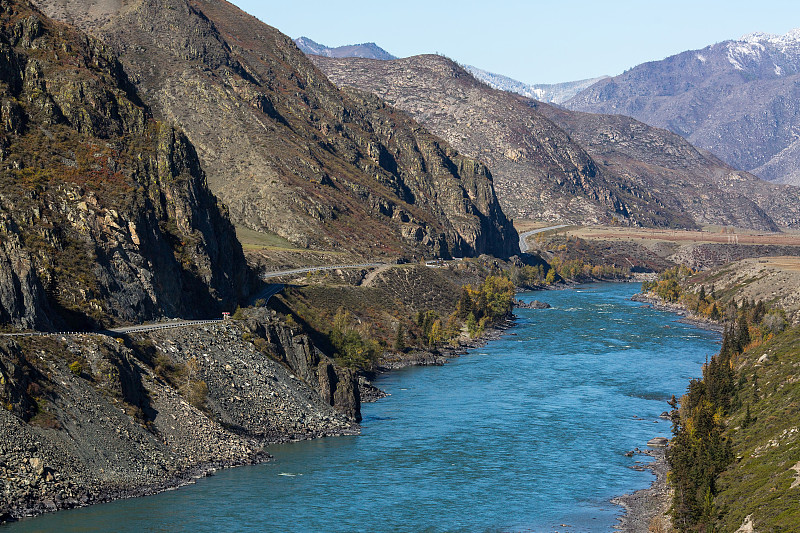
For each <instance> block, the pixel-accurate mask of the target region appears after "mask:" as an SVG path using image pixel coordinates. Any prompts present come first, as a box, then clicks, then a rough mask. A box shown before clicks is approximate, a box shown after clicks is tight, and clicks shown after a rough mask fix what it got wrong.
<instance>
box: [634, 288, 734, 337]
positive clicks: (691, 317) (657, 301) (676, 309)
mask: <svg viewBox="0 0 800 533" xmlns="http://www.w3.org/2000/svg"><path fill="white" fill-rule="evenodd" d="M631 300H632V301H634V302H640V303H643V304H646V305H648V306H650V307H652V308H653V309H659V310H661V311H668V312H670V313H674V314H676V315H678V316H680V317H681V319H680V320H679V322H682V323H684V324H690V325H692V326H695V327H698V328H702V329H707V330H710V331H717V332H722V330H723V329H724V328H723V326H722V325H721V324H720V323H719V322H714V321H713V320H710V319H708V318H706V317H702V316H697V315H695V314H693V313H691V312H690V311H689V310H688V309H686V308H685V307H684V306H682V305H680V304H678V303H670V302H665V301H664V300H662V299H661V298H654V297H652V296H648V295H646V294H641V293H639V294H634V295H633V296H631Z"/></svg>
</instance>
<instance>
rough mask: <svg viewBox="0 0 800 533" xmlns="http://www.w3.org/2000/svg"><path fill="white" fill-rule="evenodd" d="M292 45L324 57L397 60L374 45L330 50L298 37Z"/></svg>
mask: <svg viewBox="0 0 800 533" xmlns="http://www.w3.org/2000/svg"><path fill="white" fill-rule="evenodd" d="M294 44H296V45H297V47H298V48H299V49H300V50H301V51H302V52H303V53H304V54H312V55H316V56H325V57H365V58H368V59H383V60H388V59H397V58H396V57H395V56H393V55H392V54H390V53H389V52H387V51H386V50H384V49H383V48H381V47H380V46H378V45H377V44H375V43H362V44H349V45H345V46H336V47H334V48H331V47H329V46H325V45H324V44H319V43H317V42H314V41H312V40H311V39H309V38H308V37H298V38H297V39H295V40H294Z"/></svg>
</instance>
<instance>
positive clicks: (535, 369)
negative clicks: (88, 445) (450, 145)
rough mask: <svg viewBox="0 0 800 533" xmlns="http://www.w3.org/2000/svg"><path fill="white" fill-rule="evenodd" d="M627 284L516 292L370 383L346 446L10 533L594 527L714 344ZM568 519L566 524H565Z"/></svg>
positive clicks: (640, 480)
mask: <svg viewBox="0 0 800 533" xmlns="http://www.w3.org/2000/svg"><path fill="white" fill-rule="evenodd" d="M638 288H639V285H638V284H631V283H620V284H611V283H608V284H591V285H584V286H580V287H577V288H574V289H570V290H561V291H544V292H536V293H524V294H521V295H520V299H522V300H533V299H539V300H543V301H546V302H548V303H550V304H551V305H552V306H553V308H552V309H546V310H528V309H519V310H517V311H516V314H517V315H518V316H519V320H518V321H517V326H516V327H515V328H512V329H511V330H509V332H508V333H507V334H506V335H504V336H503V337H502V338H501V339H499V340H495V341H492V342H490V343H489V344H488V345H487V346H486V347H484V348H480V349H477V350H473V351H472V352H470V353H469V354H467V355H465V356H462V357H460V358H457V359H454V360H452V361H451V362H450V363H449V364H446V365H444V366H441V367H425V368H410V369H406V370H401V371H397V372H392V373H389V374H386V375H383V376H381V377H380V378H379V379H378V380H377V385H378V386H380V387H381V388H383V389H384V390H386V391H387V392H389V393H390V394H391V396H389V397H388V398H385V399H383V400H380V401H379V402H376V403H372V404H365V405H364V406H363V414H364V421H363V432H362V435H361V436H359V437H338V438H329V439H320V440H316V441H308V442H299V443H292V444H286V445H279V446H272V447H270V449H269V451H270V453H271V454H272V455H274V456H275V459H274V460H273V461H271V462H268V463H265V464H262V465H258V466H253V467H243V468H236V469H231V470H225V471H222V472H219V473H218V474H217V475H216V476H213V477H211V478H207V479H203V480H201V481H199V482H198V483H196V484H194V485H191V486H188V487H184V488H181V489H179V490H177V491H171V492H167V493H163V494H160V495H156V496H151V497H147V498H137V499H131V500H124V501H118V502H113V503H110V504H104V505H98V506H94V507H90V508H85V509H77V510H72V511H63V512H59V513H56V514H53V515H48V516H43V517H39V518H35V519H29V520H23V521H21V522H19V523H16V524H12V525H10V526H7V527H0V533H12V532H14V533H17V532H43V531H60V532H94V531H116V532H141V531H153V532H167V531H169V532H172V531H191V532H206V531H208V532H211V531H214V532H216V531H230V532H262V531H276V532H315V531H320V532H323V531H348V532H349V531H364V532H446V531H457V532H462V531H463V532H501V531H519V532H528V531H534V532H553V531H562V532H563V531H569V532H584V531H587V532H595V531H604V532H605V531H611V530H613V526H614V524H615V523H616V522H617V517H618V516H620V514H621V508H619V507H617V506H615V505H613V504H611V503H609V500H610V499H611V498H613V497H614V496H617V495H620V494H624V493H627V492H631V491H634V490H637V489H642V488H645V487H647V486H648V485H649V484H650V483H651V482H652V480H653V475H652V474H651V473H649V472H641V471H637V470H634V469H633V468H631V467H633V466H635V464H636V461H645V460H646V458H642V456H634V457H626V456H625V452H627V451H629V450H633V449H634V448H636V447H641V448H644V447H645V443H646V442H647V441H648V440H649V439H651V438H653V437H656V436H669V432H670V423H669V422H667V421H664V420H661V419H659V418H658V417H659V415H660V414H661V413H662V412H663V411H665V410H667V409H668V406H667V404H666V401H667V400H668V399H669V397H670V396H671V395H672V394H675V395H680V394H682V393H683V392H684V391H685V389H686V386H687V384H688V382H689V380H690V379H691V378H693V377H697V376H699V375H700V373H701V365H702V363H703V362H704V361H705V359H706V356H710V355H711V354H713V353H715V352H716V351H717V350H718V346H717V344H718V340H719V336H718V335H717V334H715V333H712V332H708V331H703V330H699V329H697V328H694V327H692V326H689V325H685V324H681V323H679V322H677V317H676V316H674V315H672V314H669V313H665V312H661V311H657V310H653V309H650V308H646V307H643V306H642V305H641V304H638V303H635V302H632V301H630V300H629V298H630V296H631V295H632V294H633V293H635V292H636V291H637V289H638ZM562 524H566V525H568V526H569V527H564V526H563V525H562Z"/></svg>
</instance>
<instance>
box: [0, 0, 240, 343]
mask: <svg viewBox="0 0 800 533" xmlns="http://www.w3.org/2000/svg"><path fill="white" fill-rule="evenodd" d="M0 7H2V9H1V10H0V48H2V50H3V52H2V55H1V56H2V57H1V58H0V72H2V77H1V80H2V81H0V102H2V104H1V105H0V118H1V119H2V120H1V121H0V184H1V185H0V264H2V265H3V267H2V269H0V323H2V324H10V325H12V326H16V327H22V328H39V329H50V328H54V327H55V328H62V329H66V328H69V329H78V328H81V329H83V328H97V327H102V326H108V325H112V324H124V323H130V322H141V321H144V320H152V319H155V318H159V317H162V316H173V317H174V316H180V317H187V318H191V317H198V318H201V317H202V318H207V317H208V316H209V315H216V314H217V313H218V312H219V311H220V310H222V309H231V308H232V307H234V308H235V306H236V304H237V303H238V301H239V300H240V299H241V298H242V297H244V296H246V295H247V292H248V291H249V289H250V284H249V271H248V269H247V266H246V264H245V260H244V256H243V253H242V249H241V246H240V245H239V243H238V241H237V240H236V236H235V233H234V228H233V225H232V224H231V223H230V221H229V219H228V218H227V216H226V214H225V212H224V209H222V208H221V206H219V205H218V203H217V199H216V198H215V197H214V196H213V195H212V194H211V192H210V191H209V189H208V187H207V185H206V178H205V174H204V173H203V170H202V168H201V166H200V163H199V161H198V159H197V155H196V153H195V149H194V147H193V146H192V144H191V143H190V142H189V141H188V139H187V138H186V136H185V135H184V134H183V133H182V132H181V131H180V130H177V129H175V128H174V127H172V126H170V125H168V124H165V123H163V122H160V121H157V120H155V119H154V118H153V116H152V114H151V112H150V110H149V109H148V108H147V107H146V106H144V105H143V103H142V102H141V100H140V98H139V95H138V94H137V92H136V89H135V87H134V86H133V85H132V84H131V83H130V81H129V80H128V78H127V76H126V74H125V72H124V71H123V68H122V65H121V64H120V63H119V61H118V60H117V59H116V58H115V57H114V56H113V54H111V52H110V51H109V50H108V49H107V48H106V47H105V46H104V45H103V44H102V43H100V42H99V41H97V40H94V39H88V38H87V37H86V36H85V35H82V34H80V33H79V32H77V31H76V30H74V29H72V28H70V27H67V26H65V25H62V24H57V23H55V22H53V21H50V20H48V19H46V18H44V17H43V16H41V15H40V14H39V13H37V12H36V11H35V10H33V9H32V8H31V7H30V6H29V5H28V4H27V3H23V2H6V1H4V2H2V4H0Z"/></svg>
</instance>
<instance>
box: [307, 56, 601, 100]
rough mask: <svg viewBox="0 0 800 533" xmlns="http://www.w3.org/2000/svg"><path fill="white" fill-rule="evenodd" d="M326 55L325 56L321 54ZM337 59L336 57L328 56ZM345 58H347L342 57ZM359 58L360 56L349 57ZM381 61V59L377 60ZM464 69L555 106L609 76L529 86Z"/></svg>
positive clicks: (499, 86)
mask: <svg viewBox="0 0 800 533" xmlns="http://www.w3.org/2000/svg"><path fill="white" fill-rule="evenodd" d="M320 55H325V54H320ZM328 57H336V56H328ZM340 57H345V56H340ZM347 57H358V56H347ZM376 59H381V58H376ZM464 68H465V69H466V70H467V72H469V73H470V74H472V75H473V76H474V77H475V79H477V80H480V81H482V82H484V83H486V84H487V85H489V86H490V87H491V88H493V89H500V90H501V91H508V92H510V93H517V94H519V95H522V96H525V97H527V98H533V99H534V100H539V101H540V102H548V103H553V104H561V103H563V102H566V101H567V100H569V99H570V98H572V97H573V96H575V95H576V94H578V93H579V92H581V91H582V90H584V89H586V88H587V87H591V86H592V85H594V84H595V83H597V82H598V81H600V80H604V79H606V78H607V77H608V76H600V77H599V78H589V79H587V80H578V81H566V82H563V83H536V84H528V83H523V82H521V81H517V80H515V79H512V78H509V77H508V76H503V75H502V74H495V73H494V72H489V71H486V70H483V69H479V68H478V67H473V66H471V65H465V66H464Z"/></svg>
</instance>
